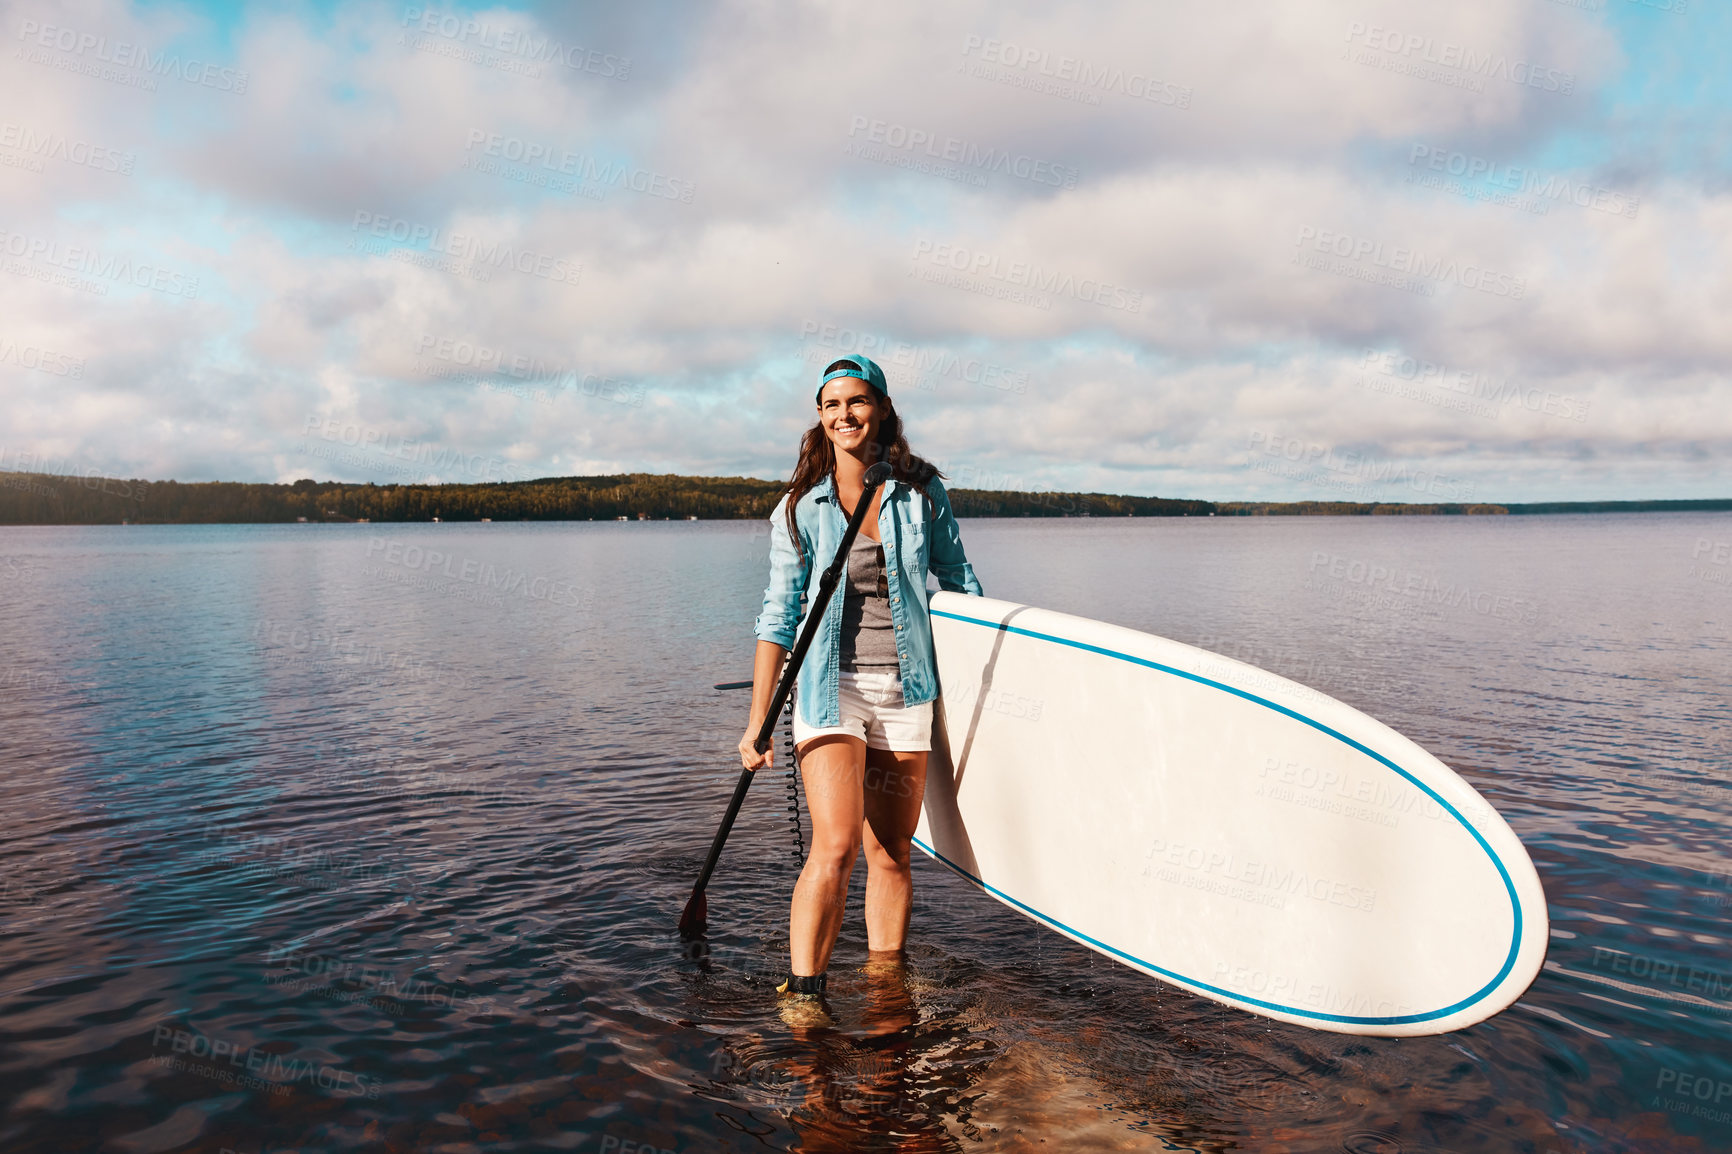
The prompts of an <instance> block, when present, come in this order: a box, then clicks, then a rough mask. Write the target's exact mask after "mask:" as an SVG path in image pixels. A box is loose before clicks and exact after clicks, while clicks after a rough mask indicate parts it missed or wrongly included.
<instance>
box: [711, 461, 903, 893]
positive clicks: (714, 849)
mask: <svg viewBox="0 0 1732 1154" xmlns="http://www.w3.org/2000/svg"><path fill="white" fill-rule="evenodd" d="M889 476H890V466H889V465H888V464H885V463H883V462H880V463H878V464H876V465H873V466H872V467H871V468H870V469H867V470H866V487H865V489H864V490H863V491H862V492H861V494H860V501H859V503H858V504H856V505H855V506H854V515H853V516H852V517H849V518H848V527H847V528H846V529H843V530H842V543H841V544H840V545H838V546H836V556H835V557H833V558H832V559H831V561H830V566H829V568H827V569H825V570H824V572H823V575H822V576H820V577H819V578H818V594H817V596H816V597H814V598H812V607H811V609H810V610H809V611H808V612H807V614H806V627H805V628H804V629H802V630H800V636H799V638H798V639H797V640H795V642H794V651H793V652H792V653H790V654H789V655H788V663H787V664H786V665H784V666H783V667H782V677H781V680H780V681H778V682H777V683H776V695H775V696H774V697H772V698H770V708H769V711H768V712H767V713H765V714H764V723H763V724H762V725H760V726H759V727H758V736H757V738H756V739H755V740H753V742H752V748H753V749H755V750H757V751H758V752H759V753H763V752H764V751H765V750H766V749H769V748H770V741H771V737H772V735H773V734H774V733H775V731H776V719H777V718H779V717H781V716H782V707H783V706H785V705H787V704H788V695H789V694H791V693H793V692H794V679H795V677H796V676H798V674H799V672H800V664H801V663H802V662H803V661H805V660H806V650H808V649H810V648H812V639H813V638H814V637H816V636H817V635H818V626H819V624H821V622H822V620H823V617H824V610H825V609H827V608H828V607H829V605H830V595H831V594H832V593H834V592H835V591H836V583H837V582H838V581H840V580H841V579H842V566H843V564H844V563H845V562H846V561H847V558H848V550H849V549H851V548H853V547H854V538H855V537H856V536H858V535H859V533H860V523H861V522H862V521H864V520H865V519H866V510H867V508H868V507H870V506H871V504H872V494H873V493H875V492H877V490H878V486H879V485H881V484H883V483H884V481H885V479H886V478H888V477H889ZM756 774H757V770H754V769H743V770H741V771H740V781H739V784H738V785H736V786H734V796H733V798H732V800H730V801H729V802H728V812H727V813H725V814H724V815H722V826H721V828H720V829H718V830H716V840H715V841H714V842H712V843H711V844H710V856H709V857H707V858H705V859H704V868H703V872H702V873H700V874H698V884H697V885H695V886H693V887H692V896H693V897H694V898H695V897H697V895H699V894H701V893H703V892H704V887H706V886H708V885H709V884H710V875H711V874H712V873H714V872H715V869H716V861H717V860H718V859H719V858H720V857H721V856H722V846H724V845H726V844H727V841H728V834H729V833H730V832H732V831H733V828H734V819H735V818H736V817H738V816H739V815H740V806H741V804H742V803H744V802H745V800H746V790H748V789H750V788H751V787H752V778H753V777H754V776H755V775H756Z"/></svg>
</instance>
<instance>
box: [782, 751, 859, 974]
mask: <svg viewBox="0 0 1732 1154" xmlns="http://www.w3.org/2000/svg"><path fill="white" fill-rule="evenodd" d="M865 766H866V743H865V742H864V741H861V740H860V739H859V738H857V737H845V736H843V735H841V734H832V735H827V736H824V737H815V738H813V739H812V740H810V741H808V742H807V743H806V744H805V745H803V746H802V747H801V749H800V772H801V776H802V777H803V778H804V780H805V783H806V809H807V812H809V813H810V814H811V815H812V850H811V852H810V853H808V854H807V855H806V865H805V868H804V869H802V870H801V871H800V880H799V881H797V882H795V883H794V899H793V902H792V903H791V904H790V907H789V910H788V954H789V961H790V963H791V964H792V966H793V971H794V973H796V974H798V975H800V976H802V977H805V976H810V975H812V974H821V973H823V972H824V971H825V970H826V969H828V968H829V966H830V951H831V950H833V949H835V947H836V934H837V933H838V932H839V931H840V930H841V928H842V913H843V906H844V905H845V904H846V903H847V901H848V879H849V877H850V876H851V875H852V874H853V873H854V859H855V858H857V857H859V856H860V831H861V828H862V826H863V825H864V823H865V811H864V808H863V805H862V800H861V787H860V779H861V775H862V773H863V772H864V770H865ZM868 906H870V898H868Z"/></svg>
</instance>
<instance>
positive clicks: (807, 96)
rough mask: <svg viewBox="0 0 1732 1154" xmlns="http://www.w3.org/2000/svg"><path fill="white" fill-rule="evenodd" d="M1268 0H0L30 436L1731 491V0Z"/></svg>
mask: <svg viewBox="0 0 1732 1154" xmlns="http://www.w3.org/2000/svg"><path fill="white" fill-rule="evenodd" d="M1219 7H1220V6H1207V5H1195V4H1185V5H1179V4H1173V3H1161V2H1151V0H1133V2H1127V3H1107V2H1097V3H1088V4H1060V3H1051V2H1042V3H1035V2H1032V0H1031V2H1029V3H1026V4H1016V3H994V4H974V5H969V4H949V5H942V6H939V5H931V4H923V3H916V2H912V0H909V2H900V0H898V2H882V0H881V2H879V3H874V4H870V5H868V4H854V5H842V4H830V3H814V2H807V3H792V2H785V3H776V2H769V0H763V2H752V0H735V2H732V3H728V2H724V3H717V4H702V5H698V4H694V5H686V4H680V3H676V2H673V0H640V2H637V3H633V4H630V5H624V4H605V5H604V4H571V3H562V4H554V5H547V6H545V7H542V6H535V5H531V6H527V7H521V8H510V7H490V8H457V7H440V8H434V7H425V6H416V5H402V4H339V5H312V4H306V5H294V4H284V5H269V6H266V5H259V6H250V7H243V8H240V9H238V10H237V9H236V8H235V7H234V6H232V5H227V4H224V5H217V4H211V5H207V6H197V5H182V4H125V3H118V2H109V0H93V2H87V3H81V2H77V0H72V2H67V0H57V2H55V3H52V4H49V3H43V2H39V0H25V2H23V3H13V4H5V5H3V6H0V11H3V13H4V15H3V18H0V32H3V35H4V58H3V60H4V62H3V64H0V250H3V256H4V265H3V269H0V271H3V272H4V273H5V275H3V276H0V454H3V455H0V468H5V469H19V468H24V469H31V468H34V469H38V470H42V471H53V472H72V471H77V472H84V473H94V472H101V473H106V474H110V475H116V476H125V477H148V478H153V479H164V478H175V479H180V480H218V479H223V480H267V481H287V480H294V479H295V478H298V477H307V476H311V477H316V478H320V479H327V478H328V479H338V480H353V481H368V480H371V481H377V482H389V481H425V480H449V481H456V480H487V479H515V478H524V477H532V476H547V475H563V474H582V473H607V472H622V471H639V470H648V471H655V472H680V473H704V474H747V475H754V476H760V477H781V476H785V475H786V474H787V471H788V469H789V467H790V465H791V461H792V456H793V450H794V447H795V444H796V442H797V438H798V435H799V432H800V430H801V429H802V428H803V427H804V426H805V424H807V423H809V421H810V420H811V418H812V410H811V408H810V406H811V395H812V390H813V388H814V386H815V383H816V381H817V378H818V376H819V373H820V370H821V369H822V368H823V367H824V365H825V364H827V363H828V362H829V361H830V360H833V359H834V358H835V356H836V355H838V354H839V353H840V352H845V351H855V350H860V349H864V350H865V351H868V352H870V353H871V354H872V355H874V356H876V357H877V358H878V359H879V360H880V361H881V362H882V363H883V364H884V365H885V366H886V368H887V369H888V371H889V373H890V378H891V384H892V392H893V394H894V396H895V398H896V400H897V403H898V407H899V409H900V411H901V412H902V413H903V414H904V416H905V418H906V420H907V423H908V426H909V429H910V435H911V439H912V441H913V443H914V446H915V448H916V450H917V451H918V452H921V453H922V454H923V455H925V456H927V457H929V458H931V459H933V460H934V461H936V462H938V463H940V464H941V465H942V466H943V467H944V468H945V469H946V470H947V472H949V473H950V474H951V476H952V484H954V485H962V486H972V487H992V488H1021V489H1043V488H1062V489H1091V490H1102V491H1108V492H1122V493H1143V494H1159V495H1167V496H1191V497H1211V498H1262V499H1283V500H1285V499H1299V498H1307V497H1324V498H1328V497H1346V498H1356V499H1381V500H1428V499H1432V500H1438V499H1442V500H1543V499H1605V498H1641V497H1708V496H1714V497H1724V496H1732V476H1729V474H1732V467H1729V466H1728V462H1729V461H1732V272H1729V270H1732V117H1729V116H1728V109H1729V108H1732V73H1729V72H1728V70H1727V69H1726V68H1725V67H1724V61H1723V57H1722V54H1723V49H1724V46H1725V45H1726V44H1727V43H1728V42H1732V20H1729V19H1728V17H1727V15H1726V11H1727V10H1726V8H1725V6H1724V5H1719V4H1706V3H1703V2H1702V0H1645V2H1636V0H1580V2H1579V3H1555V2H1551V0H1503V2H1500V3H1483V2H1467V3H1461V4H1453V5H1441V6H1440V5H1435V4H1426V5H1420V4H1411V3H1409V4H1393V3H1377V2H1374V0H1347V2H1343V3H1333V2H1319V0H1305V2H1303V3H1297V2H1295V3H1274V4H1267V5H1259V6H1256V7H1255V8H1254V9H1247V10H1241V9H1237V8H1231V6H1229V8H1230V10H1224V11H1217V10H1212V9H1218V8H1219ZM939 8H942V9H943V11H942V12H941V11H938V9H939Z"/></svg>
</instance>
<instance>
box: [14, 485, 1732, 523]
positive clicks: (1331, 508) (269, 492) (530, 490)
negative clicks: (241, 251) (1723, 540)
mask: <svg viewBox="0 0 1732 1154" xmlns="http://www.w3.org/2000/svg"><path fill="white" fill-rule="evenodd" d="M782 489H783V483H782V482H779V481H760V480H757V479H756V478H753V477H682V476H678V475H676V474H652V473H624V474H618V475H615V476H607V477H546V478H543V479H541V480H536V481H510V482H501V483H496V484H485V485H371V484H365V485H355V484H348V483H345V482H336V481H312V480H301V481H296V482H295V483H294V484H292V485H254V484H242V483H237V482H228V481H216V482H208V483H197V484H183V483H181V482H179V481H136V480H119V479H117V478H113V477H95V476H66V475H61V474H52V473H5V472H0V524H4V525H118V524H120V523H121V522H131V523H134V524H235V523H266V524H268V523H280V522H297V521H302V520H305V521H308V522H321V521H431V520H432V519H433V518H435V517H437V518H439V519H440V520H441V521H479V520H481V519H483V518H488V519H491V520H494V521H587V520H598V521H611V520H614V519H616V518H620V517H626V518H630V519H634V520H635V519H637V518H640V517H641V518H647V519H651V520H657V521H659V520H663V519H672V520H684V519H686V518H688V517H696V518H699V519H700V520H706V521H708V520H740V519H756V518H762V517H767V516H769V515H770V512H771V510H773V509H774V508H775V506H776V502H777V501H778V500H779V499H780V497H781V494H782ZM950 497H951V503H952V505H953V506H954V507H955V509H956V513H957V516H959V517H1203V516H1210V515H1218V516H1226V517H1232V516H1239V517H1259V516H1261V517H1267V516H1306V515H1324V516H1367V515H1371V516H1380V515H1391V514H1394V515H1401V514H1428V515H1446V514H1479V513H1606V512H1649V511H1658V510H1684V509H1689V510H1708V509H1732V500H1709V501H1584V502H1557V501H1554V502H1543V503H1538V504H1525V505H1489V504H1480V505H1464V504H1446V505H1408V504H1400V503H1379V502H1371V503H1356V502H1345V501H1292V502H1285V503H1281V502H1266V501H1221V502H1215V501H1188V500H1173V499H1169V498H1164V497H1127V496H1120V495H1115V494H1111V493H1029V492H1015V491H998V490H984V489H952V490H951V491H950Z"/></svg>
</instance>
